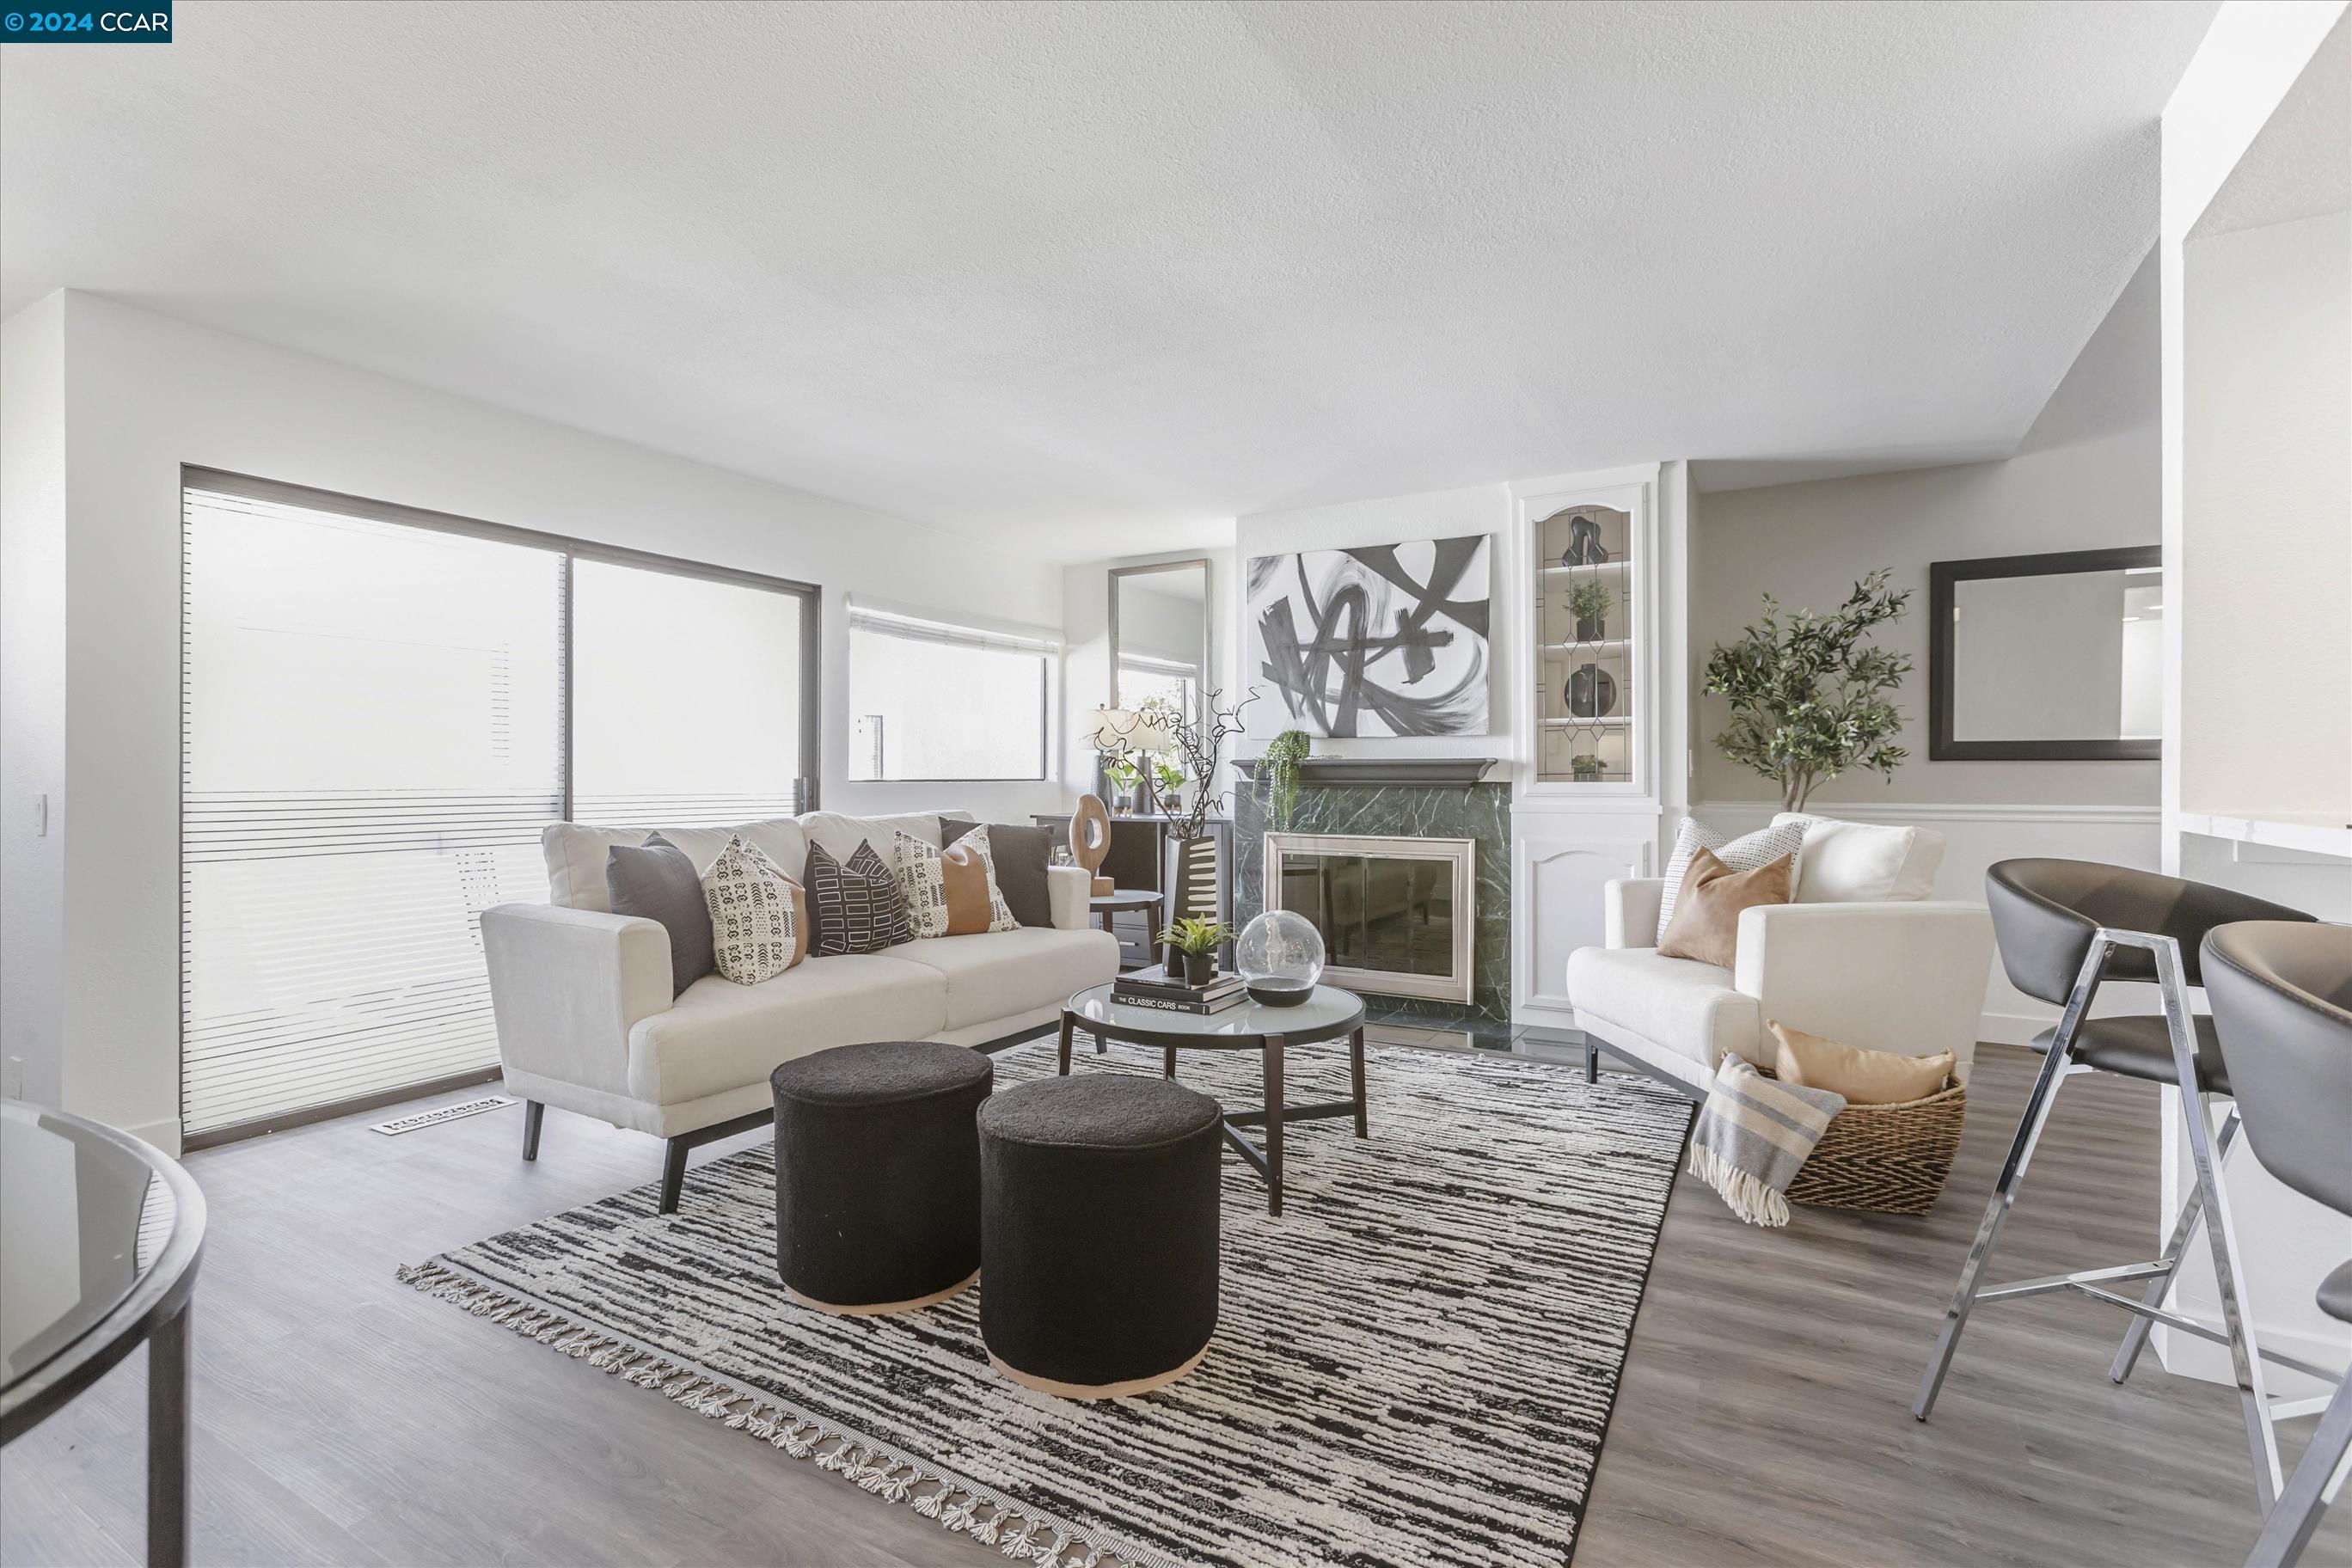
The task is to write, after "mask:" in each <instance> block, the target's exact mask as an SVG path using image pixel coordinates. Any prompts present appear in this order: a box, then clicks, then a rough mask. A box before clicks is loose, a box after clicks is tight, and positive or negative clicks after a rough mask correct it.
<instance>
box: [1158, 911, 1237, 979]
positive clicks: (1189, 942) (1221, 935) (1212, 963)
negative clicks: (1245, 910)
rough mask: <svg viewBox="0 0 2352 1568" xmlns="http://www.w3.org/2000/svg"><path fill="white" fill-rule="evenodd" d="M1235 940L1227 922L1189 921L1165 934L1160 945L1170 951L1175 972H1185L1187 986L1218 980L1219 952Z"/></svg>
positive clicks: (1180, 922) (1171, 966) (1171, 928)
mask: <svg viewBox="0 0 2352 1568" xmlns="http://www.w3.org/2000/svg"><path fill="white" fill-rule="evenodd" d="M1233 937H1234V931H1233V928H1232V927H1231V926H1229V925H1226V924H1225V923H1224V922H1223V921H1204V920H1200V919H1188V920H1181V921H1175V922H1174V923H1173V924H1171V925H1170V926H1169V927H1168V928H1167V929H1166V930H1164V931H1161V932H1160V945H1161V946H1163V947H1165V948H1167V950H1168V957H1169V959H1170V960H1171V962H1170V963H1169V965H1168V967H1169V969H1170V970H1171V972H1172V971H1174V970H1176V969H1179V968H1181V969H1182V970H1183V972H1184V984H1187V985H1206V984H1209V983H1210V982H1211V981H1213V980H1214V979H1216V977H1217V949H1218V948H1220V947H1222V946H1223V945H1224V944H1225V943H1226V942H1231V941H1232V940H1233Z"/></svg>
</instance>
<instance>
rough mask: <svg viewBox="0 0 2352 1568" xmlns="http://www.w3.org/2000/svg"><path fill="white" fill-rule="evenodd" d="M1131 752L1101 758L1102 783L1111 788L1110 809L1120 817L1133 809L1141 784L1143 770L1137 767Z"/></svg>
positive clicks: (1134, 755)
mask: <svg viewBox="0 0 2352 1568" xmlns="http://www.w3.org/2000/svg"><path fill="white" fill-rule="evenodd" d="M1138 754H1139V753H1137V752H1121V753H1119V754H1118V755H1117V756H1108V755H1107V756H1105V757H1104V758H1103V781H1104V782H1105V783H1106V784H1109V785H1110V788H1111V800H1110V804H1111V809H1112V810H1114V811H1116V812H1118V814H1119V815H1120V816H1127V815H1128V814H1129V813H1130V812H1132V811H1133V810H1134V809H1135V792H1136V788H1137V786H1138V785H1139V784H1142V783H1143V769H1142V768H1141V767H1139V765H1137V763H1136V757H1137V756H1138Z"/></svg>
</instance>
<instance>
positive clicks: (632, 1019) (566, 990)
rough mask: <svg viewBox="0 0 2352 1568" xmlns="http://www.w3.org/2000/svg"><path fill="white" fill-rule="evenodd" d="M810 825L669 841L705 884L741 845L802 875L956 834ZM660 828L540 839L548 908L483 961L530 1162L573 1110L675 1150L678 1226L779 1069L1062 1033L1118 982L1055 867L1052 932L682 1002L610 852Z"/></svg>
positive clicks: (501, 930) (496, 935) (691, 830)
mask: <svg viewBox="0 0 2352 1568" xmlns="http://www.w3.org/2000/svg"><path fill="white" fill-rule="evenodd" d="M942 815H945V816H962V817H969V816H971V813H969V812H957V811H950V812H946V813H937V812H929V813H922V814H919V815H917V814H908V815H905V816H881V817H854V816H841V815H839V814H837V813H834V812H812V813H810V814H808V815H806V816H799V817H777V818H772V819H770V820H768V821H765V822H755V823H747V824H744V825H743V826H740V827H665V828H662V829H660V832H661V833H662V835H663V837H667V839H669V840H670V842H672V843H674V844H676V845H677V847H679V848H680V849H683V850H684V851H685V852H686V853H687V854H688V856H689V857H690V858H692V859H693V860H694V863H695V867H696V868H697V869H698V870H707V869H708V868H709V865H710V863H711V862H712V861H713V860H715V859H717V858H718V857H719V851H720V850H722V849H724V848H725V847H726V846H727V840H728V837H729V836H730V834H733V833H740V834H742V835H743V837H744V838H745V840H746V841H748V842H750V843H752V844H755V845H757V846H759V847H760V848H761V849H762V850H764V851H765V852H766V853H767V855H768V857H769V858H771V859H772V860H774V861H775V862H776V864H777V865H779V866H781V867H782V868H784V869H785V870H786V871H787V872H789V873H791V874H792V875H793V876H794V877H798V876H799V875H800V872H801V868H802V867H803V865H804V864H805V863H806V861H807V858H808V846H809V844H810V842H811V841H812V840H814V842H816V843H819V844H822V845H823V846H824V847H825V848H826V849H827V850H828V851H829V852H831V853H832V854H833V855H835V857H836V858H840V859H843V860H846V859H847V858H849V856H850V855H851V854H852V853H853V852H855V851H856V847H857V846H858V844H859V843H860V842H861V841H865V840H869V839H870V840H871V841H872V842H873V843H874V846H875V848H876V849H877V852H879V853H881V854H882V855H884V856H885V857H887V856H888V854H889V852H890V845H891V843H892V841H893V840H892V835H893V833H894V832H898V831H903V832H906V833H908V834H911V835H913V836H914V837H918V838H920V839H923V840H924V841H925V842H927V843H930V844H937V843H939V842H940V827H939V819H940V816H942ZM651 831H654V830H653V829H651V828H629V829H604V828H590V827H578V826H572V825H571V824H568V823H559V824H557V825H555V826H551V827H550V828H548V829H547V830H546V832H545V834H544V835H543V836H542V844H543V847H544V848H545V850H546V852H547V862H548V884H549V894H550V897H551V900H552V901H551V902H550V903H546V904H500V905H498V906H496V907H495V908H492V909H488V910H483V911H482V946H483V951H484V956H485V957H486V958H487V960H488V965H489V974H490V998H491V1004H492V1006H493V1008H494V1010H495V1012H496V1014H497V1018H498V1028H499V1059H500V1060H501V1061H502V1062H503V1063H504V1065H505V1068H506V1082H507V1088H508V1090H509V1092H510V1093H513V1094H515V1095H517V1096H519V1097H520V1098H521V1099H522V1100H525V1101H527V1102H529V1106H528V1110H527V1112H526V1121H525V1131H524V1158H526V1159H530V1158H533V1157H535V1155H536V1153H537V1151H538V1142H539V1126H540V1118H541V1108H542V1107H544V1106H548V1105H553V1106H557V1107H560V1108H562V1109H563V1110H576V1111H579V1112H581V1113H582V1114H583V1115H586V1116H593V1117H597V1118H600V1119H602V1120H603V1121H609V1122H612V1123H613V1124H614V1126H616V1127H628V1128H634V1129H635V1130H636V1131H640V1132H650V1133H652V1134H654V1135H655V1136H656V1137H657V1138H663V1139H666V1140H667V1141H668V1147H667V1154H666V1158H665V1162H664V1169H663V1188H662V1208H663V1212H665V1213H667V1212H669V1211H670V1210H671V1209H672V1208H674V1207H675V1206H676V1204H677V1186H678V1183H679V1181H680V1180H681V1179H682V1177H683V1176H684V1173H685V1169H686V1153H687V1151H688V1150H689V1149H691V1148H693V1147H695V1146H697V1145H698V1144H700V1143H704V1142H709V1141H710V1140H711V1139H713V1138H718V1137H723V1136H725V1135H726V1134H728V1133H729V1132H732V1131H740V1130H741V1129H743V1128H745V1127H749V1126H751V1125H755V1124H756V1123H757V1122H758V1121H761V1120H763V1119H764V1118H765V1117H767V1116H768V1115H769V1114H770V1113H771V1112H772V1109H773V1102H772V1099H771V1096H770V1090H769V1088H768V1075H769V1074H770V1073H771V1072H772V1071H774V1070H775V1068H776V1067H777V1066H778V1065H779V1064H780V1063H782V1062H786V1061H789V1060H791V1059H793V1058H795V1057H803V1056H806V1055H808V1054H809V1053H810V1052H812V1051H819V1050H824V1049H825V1048H826V1047H830V1046H840V1045H848V1044H851V1043H854V1042H856V1041H862V1040H948V1041H952V1042H954V1043H955V1044H958V1045H967V1046H983V1045H989V1044H993V1043H995V1042H998V1041H1002V1040H1005V1039H1008V1038H1015V1037H1020V1036H1022V1035H1024V1034H1026V1033H1030V1032H1033V1031H1034V1030H1036V1029H1039V1028H1041V1027H1044V1026H1047V1025H1050V1024H1053V1023H1054V1022H1055V1021H1056V1020H1057V1019H1058V1018H1059V1016H1060V1010H1061V1005H1062V1002H1063V1000H1064V999H1065V998H1066V997H1067V996H1068V995H1069V994H1071V993H1072V992H1074V991H1078V990H1083V989H1084V988H1086V987H1087V986H1089V985H1098V984H1102V983H1103V982H1105V981H1108V980H1109V979H1110V978H1111V977H1112V975H1113V974H1115V973H1117V972H1118V941H1117V939H1116V938H1114V937H1112V936H1111V935H1110V934H1109V933H1108V932H1106V931H1097V930H1094V929H1092V928H1091V926H1090V923H1089V921H1088V910H1087V890H1088V883H1089V878H1088V875H1087V872H1086V871H1085V870H1084V869H1082V868H1077V867H1058V866H1054V867H1048V868H1046V882H1047V889H1048V893H1049V896H1050V899H1051V905H1052V914H1053V921H1054V923H1053V925H1052V926H1051V927H1038V926H1032V927H1024V928H1023V929H1021V930H1019V931H990V932H987V933H984V934H981V935H974V936H949V937H935V938H931V939H929V940H926V941H921V942H907V943H903V944H901V945H899V946H898V947H893V948H891V949H889V950H888V951H887V952H879V953H866V954H847V955H836V956H835V957H830V958H820V957H816V956H814V955H812V956H810V957H809V958H807V959H805V960H803V962H802V963H798V964H796V965H794V966H793V968H791V969H788V970H786V971H785V972H784V973H782V974H780V975H778V976H777V977H776V978H774V979H773V980H769V981H763V982H762V983H761V984H757V985H738V984H735V983H734V982H732V981H730V980H728V979H726V978H724V977H723V976H720V975H718V974H707V975H705V976H703V977H702V978H701V979H699V980H698V981H696V982H695V983H694V984H691V985H689V986H688V987H687V988H686V989H685V990H684V991H682V992H679V993H678V994H677V996H676V997H675V998H673V997H672V996H671V994H670V962H669V933H668V932H667V931H666V930H664V929H663V928H662V926H661V925H660V924H659V923H657V922H656V921H649V920H640V919H635V918H631V917H627V916H622V915H615V914H614V913H612V912H611V906H610V904H609V902H608V901H607V900H606V897H605V889H604V857H605V851H606V850H607V849H609V848H610V847H613V846H614V845H616V844H630V845H634V844H641V843H643V842H644V841H645V837H646V834H647V833H649V832H651Z"/></svg>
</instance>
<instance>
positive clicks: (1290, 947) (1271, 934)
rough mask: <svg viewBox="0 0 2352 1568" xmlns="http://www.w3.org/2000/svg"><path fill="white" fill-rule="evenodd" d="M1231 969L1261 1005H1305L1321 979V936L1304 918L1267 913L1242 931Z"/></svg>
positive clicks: (1289, 913) (1288, 912) (1292, 913)
mask: <svg viewBox="0 0 2352 1568" xmlns="http://www.w3.org/2000/svg"><path fill="white" fill-rule="evenodd" d="M1234 968H1236V969H1238V970H1240V971H1241V975H1242V981H1243V983H1244V984H1246V985H1247V986H1248V987H1249V994H1251V995H1252V996H1254V997H1255V998H1256V999H1257V1000H1259V1001H1261V1002H1272V1003H1275V1004H1276V1005H1280V1004H1282V1003H1285V1002H1304V1001H1305V1000H1307V996H1308V994H1311V993H1312V992H1313V991H1314V989H1315V983H1316V982H1317V981H1318V980H1320V979H1322V978H1323V933H1322V932H1320V931H1317V930H1316V929H1315V924H1314V922H1313V921H1309V920H1308V919H1307V917H1306V916H1305V915H1302V914H1298V913H1297V912H1296V911H1294V910H1266V911H1265V913H1264V914H1262V915H1260V916H1258V917H1257V919H1255V920H1254V921H1250V923H1249V924H1248V925H1246V926H1244V927H1243V928H1242V935H1241V940H1240V941H1239V942H1235V943H1234Z"/></svg>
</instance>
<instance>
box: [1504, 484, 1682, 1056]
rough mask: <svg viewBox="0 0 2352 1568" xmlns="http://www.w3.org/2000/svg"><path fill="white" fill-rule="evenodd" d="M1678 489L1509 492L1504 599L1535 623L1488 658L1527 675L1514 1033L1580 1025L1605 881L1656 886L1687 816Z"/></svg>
mask: <svg viewBox="0 0 2352 1568" xmlns="http://www.w3.org/2000/svg"><path fill="white" fill-rule="evenodd" d="M1685 482H1686V481H1685V477H1684V470H1683V469H1682V468H1681V467H1680V466H1679V465H1676V466H1675V467H1674V468H1672V469H1671V470H1670V471H1669V470H1667V469H1663V468H1660V467H1658V466H1654V465H1652V466H1645V467H1642V468H1620V469H1613V470H1611V471H1609V472H1606V473H1599V474H1584V475H1571V476H1566V477H1563V478H1558V479H1541V480H1531V481H1528V482H1525V483H1521V484H1516V485H1513V486H1512V487H1511V505H1512V531H1511V536H1510V549H1509V550H1508V551H1507V552H1506V561H1505V568H1504V578H1503V582H1502V584H1501V585H1500V588H1499V590H1498V591H1500V592H1505V593H1510V594H1513V595H1517V596H1518V598H1519V603H1520V604H1521V605H1523V606H1525V608H1526V610H1527V614H1526V615H1525V616H1521V617H1519V618H1518V619H1517V626H1519V627H1520V628H1522V635H1521V637H1520V644H1521V646H1519V647H1496V650H1495V657H1496V658H1497V659H1498V660H1501V659H1511V660H1514V661H1516V662H1517V667H1518V668H1520V669H1521V670H1523V671H1525V672H1526V674H1525V678H1524V679H1523V680H1521V681H1520V682H1518V683H1517V687H1518V691H1519V693H1520V708H1521V711H1520V713H1519V714H1518V715H1517V717H1518V721H1519V723H1520V725H1521V733H1522V734H1523V735H1524V736H1525V737H1526V742H1525V744H1524V746H1523V748H1522V752H1523V755H1522V756H1521V757H1520V759H1519V760H1518V763H1517V766H1516V770H1515V778H1514V787H1513V791H1512V812H1511V844H1512V848H1511V861H1512V865H1511V905H1512V908H1511V946H1512V952H1511V974H1512V984H1511V989H1512V998H1511V1000H1512V1013H1513V1016H1514V1017H1515V1019H1516V1020H1517V1022H1519V1023H1521V1024H1532V1025H1538V1026H1547V1027H1552V1028H1561V1029H1565V1028H1570V1027H1572V1026H1573V1008H1574V999H1573V998H1572V997H1570V995H1569V994H1568V993H1567V986H1566V980H1567V968H1568V955H1569V954H1570V952H1574V951H1575V950H1576V949H1578V948H1580V947H1586V946H1591V945H1596V944H1598V943H1599V942H1601V939H1602V930H1601V891H1602V888H1603V886H1604V885H1605V884H1606V883H1607V882H1608V881H1610V880H1611V879H1612V878H1619V877H1647V876H1654V875H1656V874H1657V868H1659V867H1660V866H1661V865H1663V864H1664V858H1665V856H1664V848H1665V847H1664V844H1663V843H1662V841H1661V840H1662V836H1663V833H1664V832H1666V831H1671V827H1672V824H1671V823H1669V822H1667V821H1666V820H1665V812H1666V807H1667V801H1668V797H1669V796H1671V797H1672V800H1673V803H1674V808H1675V811H1676V812H1677V813H1679V811H1680V809H1681V802H1682V800H1683V798H1684V795H1685V791H1684V790H1682V789H1681V788H1679V787H1675V788H1673V789H1668V788H1667V787H1666V785H1667V784H1670V783H1671V784H1675V785H1679V784H1680V780H1681V777H1682V774H1683V770H1685V767H1686V751H1685V731H1686V724H1685V718H1684V710H1685V707H1686V706H1687V704H1686V702H1685V700H1684V696H1683V694H1682V693H1681V691H1680V690H1679V689H1675V682H1677V681H1679V680H1680V679H1681V672H1682V671H1683V669H1684V668H1685V660H1684V659H1683V658H1682V657H1681V656H1680V652H1679V650H1678V649H1675V648H1674V647H1670V646H1668V640H1667V639H1668V638H1669V637H1680V636H1682V635H1683V631H1682V628H1683V626H1685V617H1684V616H1683V613H1682V605H1681V602H1680V601H1681V596H1682V592H1683V589H1682V584H1683V581H1684V577H1685V572H1684V571H1683V570H1682V569H1681V568H1680V565H1679V563H1680V562H1681V561H1682V560H1683V559H1684V558H1685V557H1684V554H1683V552H1684V546H1685V539H1686V537H1687V534H1686V529H1687V509H1686V505H1685V501H1686V496H1685V493H1684V489H1683V487H1684V485H1685ZM1667 502H1671V503H1672V504H1665V503H1667ZM1505 624H1510V623H1508V622H1506V623H1505Z"/></svg>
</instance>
